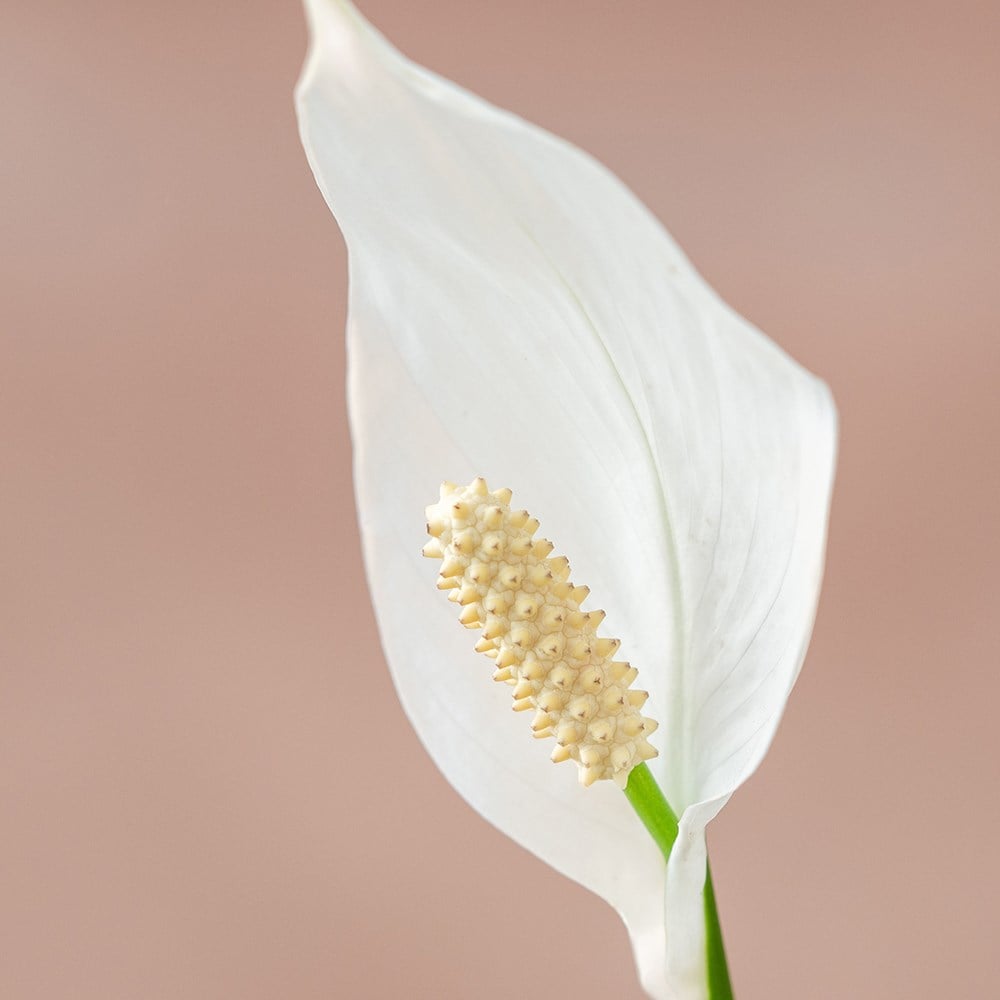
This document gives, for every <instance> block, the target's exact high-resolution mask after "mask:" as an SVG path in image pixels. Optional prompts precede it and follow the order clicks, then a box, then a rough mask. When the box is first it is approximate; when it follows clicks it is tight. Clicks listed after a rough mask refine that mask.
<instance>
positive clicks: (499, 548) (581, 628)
mask: <svg viewBox="0 0 1000 1000" xmlns="http://www.w3.org/2000/svg"><path fill="white" fill-rule="evenodd" d="M510 499H511V491H510V490H507V489H500V490H496V491H495V492H492V493H491V492H490V490H489V487H488V486H487V485H486V480H485V479H482V478H481V477H477V478H476V479H474V480H473V481H472V482H471V483H470V484H469V485H468V486H466V487H464V488H463V487H459V486H456V485H455V484H454V483H451V482H445V483H443V484H442V486H441V499H440V501H439V502H438V503H436V504H433V505H431V506H430V507H428V508H427V510H426V514H427V531H428V533H429V534H430V535H431V541H430V542H428V543H427V544H426V545H425V546H424V550H423V553H424V555H425V556H429V557H430V558H432V559H441V575H440V577H438V588H439V589H440V590H447V591H448V592H449V593H448V598H449V600H452V601H455V602H457V603H458V604H460V605H461V606H462V611H461V614H460V615H459V621H461V623H462V624H463V625H464V626H465V627H466V628H471V629H480V628H481V629H483V635H482V638H481V639H480V641H479V643H478V644H477V645H476V649H477V651H478V652H480V653H485V654H486V655H487V656H488V657H490V658H491V659H493V660H494V661H495V662H496V669H495V670H494V673H493V679H494V680H496V681H503V682H505V683H507V684H510V685H512V686H513V688H514V691H513V697H514V711H516V712H523V711H527V710H530V709H534V711H535V715H534V718H533V719H532V722H531V728H532V731H533V732H534V735H535V736H537V737H539V738H544V737H546V736H553V737H555V740H556V743H557V744H558V745H557V746H556V749H555V750H554V751H553V752H552V761H553V763H556V764H558V763H561V762H562V761H565V760H575V761H576V762H577V764H578V765H579V775H580V784H582V785H592V784H593V783H594V782H595V781H599V780H600V779H602V778H609V779H613V780H614V781H615V782H616V783H617V784H618V785H619V787H622V788H624V787H625V783H626V781H627V780H628V773H629V771H631V770H632V768H633V767H635V765H636V764H639V763H641V762H642V761H644V760H651V759H652V758H653V757H655V756H656V753H657V751H656V750H655V748H654V747H652V746H651V745H650V743H649V741H648V740H647V737H648V736H649V735H650V734H651V733H652V732H653V731H654V730H655V729H656V722H655V721H654V720H653V719H647V718H644V717H643V715H642V713H641V712H640V711H639V709H640V708H641V707H642V706H643V705H644V704H645V703H646V699H647V697H648V694H647V693H646V692H645V691H638V690H631V685H632V682H633V681H634V680H635V678H636V677H637V676H638V671H637V670H636V669H635V667H633V666H631V665H630V664H628V663H626V662H623V661H616V660H615V659H614V656H615V653H617V652H618V647H619V645H620V643H619V641H618V640H617V639H609V638H606V637H600V636H598V634H597V627H598V626H599V625H600V624H601V622H602V621H603V620H604V612H603V611H583V610H582V609H581V608H580V604H581V603H582V602H583V601H585V600H586V598H587V595H588V594H589V593H590V591H589V589H588V588H587V587H580V586H576V585H574V584H573V583H571V582H570V579H569V575H570V569H569V562H568V560H567V559H566V558H565V556H555V557H553V556H550V553H551V552H552V549H553V545H552V543H551V542H550V541H548V540H546V539H544V538H539V539H535V538H534V537H533V536H534V534H535V532H536V531H537V530H538V521H537V520H536V519H535V518H533V517H532V516H531V515H530V514H529V513H528V512H527V511H526V510H516V511H512V510H511V509H510Z"/></svg>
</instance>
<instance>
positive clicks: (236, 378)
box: [0, 0, 1000, 1000]
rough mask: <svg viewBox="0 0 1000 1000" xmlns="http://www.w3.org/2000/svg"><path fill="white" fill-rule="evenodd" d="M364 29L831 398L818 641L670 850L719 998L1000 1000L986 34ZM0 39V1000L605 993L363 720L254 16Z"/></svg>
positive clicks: (618, 946)
mask: <svg viewBox="0 0 1000 1000" xmlns="http://www.w3.org/2000/svg"><path fill="white" fill-rule="evenodd" d="M362 6H363V8H364V10H365V11H366V12H367V14H368V15H369V17H370V18H371V19H372V20H373V21H374V22H375V23H376V24H377V25H378V26H379V27H380V28H381V29H382V30H383V31H384V32H385V33H386V34H388V35H389V37H390V38H392V39H393V40H394V41H395V42H396V43H397V44H398V45H399V46H400V47H401V48H402V49H403V50H404V51H405V52H407V53H408V54H410V55H411V56H413V57H414V58H416V59H417V60H418V61H420V62H423V63H425V64H427V65H429V66H431V67H433V68H434V69H436V70H438V71H440V72H441V73H443V74H445V75H447V76H450V77H452V78H453V79H456V80H458V81H459V82H461V83H462V84H464V85H466V86H468V87H469V88H471V89H472V90H474V91H476V92H478V93H480V94H482V95H483V96H485V97H487V98H489V99H490V100H492V101H494V102H496V103H499V104H501V105H503V106H505V107H508V108H511V109H513V110H515V111H518V112H521V113H522V114H524V115H526V116H527V117H530V118H532V119H533V120H535V121H538V122H540V123H541V124H543V125H545V126H546V127H548V128H550V129H552V130H553V131H555V132H557V133H559V134H560V135H563V136H565V137H567V138H569V139H571V140H572V141H574V142H576V143H578V144H579V145H581V146H583V147H584V148H586V149H588V150H589V151H591V152H592V153H594V154H596V155H597V156H598V157H599V158H600V159H601V160H603V161H604V162H605V163H606V164H608V165H609V166H611V167H612V168H613V169H614V170H615V171H617V172H618V173H619V174H620V175H621V176H622V177H623V178H624V179H625V180H626V181H627V182H628V183H629V184H630V185H631V186H632V187H633V188H634V189H635V190H636V191H637V192H638V193H639V195H640V196H641V197H642V198H643V199H644V200H645V201H646V202H647V204H649V205H650V207H651V208H652V209H653V210H654V211H655V212H656V213H657V214H658V215H659V216H660V217H661V218H662V219H663V220H664V221H665V222H666V224H667V226H668V227H669V228H670V229H671V231H672V232H673V233H674V235H675V236H676V237H677V238H678V240H679V241H680V243H681V245H682V246H683V247H684V248H685V249H686V250H687V252H688V253H689V255H690V256H691V258H692V259H693V261H694V263H695V265H696V266H697V267H698V268H699V269H700V270H701V271H702V272H703V273H704V274H705V275H706V276H707V278H708V279H709V280H710V281H711V283H712V284H713V285H715V287H716V288H718V289H719V290H720V292H721V293H722V294H723V296H724V297H725V298H727V299H728V300H729V301H730V302H731V303H732V304H733V305H734V306H735V307H736V308H737V309H738V310H739V311H741V312H742V313H744V314H745V315H747V316H748V317H749V318H750V319H752V320H753V321H754V322H756V323H757V324H758V325H760V326H761V327H762V328H763V329H764V330H766V331H768V333H769V334H770V335H771V336H772V337H773V338H774V339H775V340H777V341H778V342H779V343H780V344H781V345H782V346H784V347H785V348H786V349H787V350H788V351H789V352H790V353H791V354H792V355H793V356H794V357H796V358H797V359H799V360H800V361H802V362H803V363H804V364H805V365H807V366H808V367H809V368H811V369H812V370H814V371H816V372H817V373H819V374H821V375H822V376H823V377H824V378H825V379H827V380H828V381H829V382H830V384H831V385H832V386H833V389H834V393H835V395H836V397H837V400H838V403H839V406H840V411H841V418H842V443H841V460H840V470H839V479H838V485H837V492H836V496H835V504H834V511H833V523H832V528H831V538H830V550H829V561H828V573H827V579H826V587H825V592H824V596H823V600H822V604H821V608H820V615H819V620H818V623H817V626H816V634H815V640H814V642H813V646H812V649H811V652H810V655H809V658H808V660H807V663H806V667H805V670H804V671H803V674H802V677H801V679H800V681H799V685H798V687H797V689H796V691H795V693H794V695H793V697H792V699H791V703H790V704H789V707H788V711H787V714H786V717H785V721H784V723H783V725H782V727H781V728H780V730H779V733H778V738H777V740H776V742H775V745H774V747H773V749H772V751H771V753H770V755H769V757H768V758H767V760H766V761H765V763H764V765H763V767H762V768H761V770H760V771H759V773H758V774H757V775H756V776H755V777H754V778H753V779H752V780H751V781H750V782H749V783H748V784H747V785H746V786H745V787H744V788H743V789H741V790H740V791H739V792H738V793H737V794H736V796H735V798H734V799H733V801H732V802H731V803H730V805H729V806H728V808H727V809H726V810H725V811H724V812H723V813H722V815H721V816H720V818H719V819H718V821H717V822H716V823H715V824H714V825H713V827H712V829H711V831H710V832H711V840H710V844H711V849H712V854H713V863H714V867H715V880H716V885H717V887H718V895H719V905H720V908H721V913H722V918H723V925H724V928H725V932H726V935H727V939H728V948H729V955H730V963H731V968H732V973H733V978H734V983H735V987H736V992H737V995H738V996H739V997H740V1000H782V998H787V1000H802V998H803V997H808V998H813V997H815V998H827V997H829V998H840V997H856V998H870V1000H876V998H886V997H906V998H908V1000H920V998H935V1000H938V998H941V997H945V996H954V997H990V996H997V995H1000V958H998V955H997V950H996V944H995V942H996V933H997V926H998V917H1000V905H998V902H997V900H998V882H1000V859H998V854H997V852H996V850H995V842H996V837H997V827H998V824H1000V795H998V791H997V772H998V766H997V765H998V758H1000V733H998V723H997V706H998V699H1000V671H998V669H997V667H998V657H997V645H998V643H997V639H998V635H997V631H998V629H997V611H996V607H997V565H998V561H1000V533H998V530H997V504H998V498H1000V463H998V459H997V450H998V441H1000V406H998V387H1000V336H998V333H1000V331H998V319H997V317H998V314H1000V281H998V277H997V274H998V263H1000V235H998V234H1000V189H998V184H997V176H998V158H1000V101H998V100H997V96H998V94H1000V60H998V59H997V50H996V39H997V37H998V32H1000V8H998V7H997V5H996V4H995V3H993V2H992V0H991V2H975V0H958V2H950V3H944V2H935V3H929V2H921V0H911V2H906V3H903V2H901V0H893V2H875V3H872V2H865V3H860V2H853V0H848V2H846V3H838V4H829V3H817V2H808V0H807V2H802V0H795V2H792V0H767V2H761V3H736V2H732V0H730V2H726V3H722V2H712V0H698V2H693V0H690V2H688V0H685V2H662V3H653V2H624V0H623V2H618V3H611V2H606V3H596V2H581V0H572V2H571V0H547V2H546V3H544V4H542V3H538V2H537V0H530V2H529V0H508V2H506V3H503V4H497V3H493V2H487V0H466V2H464V3H462V4H455V3H452V2H445V0H368V2H367V3H363V5H362ZM3 23H4V29H3V32H2V34H0V81H2V91H3V93H4V94H5V97H4V100H3V102H2V104H0V135H2V154H0V170H2V176H3V180H2V184H0V220H2V226H0V252H2V279H0V281H2V295H0V887H2V888H0V996H3V997H5V998H6V997H9V998H11V1000H42V998H44V1000H63V998H65V1000H69V998H73V1000H91V998H93V1000H97V998H100V1000H119V998H120V1000H126V998H128V1000H133V998H137V997H142V998H143V1000H166V998H171V1000H173V998H181V997H183V998H185V1000H221V998H230V997H239V998H241V1000H256V998H260V1000H265V998H268V1000H269V998H276V997H282V998H284V997H290V998H296V1000H308V998H338V1000H339V998H343V1000H353V998H359V1000H374V998H391V997H397V996H412V997H427V998H435V1000H436V998H442V1000H467V998H473V1000H478V998H508V997H515V996H516V997H520V998H525V1000H542V998H550V997H551V996H552V995H553V991H558V992H559V994H560V995H561V996H575V997H580V998H589V997H595V998H596V997H615V998H638V997H640V996H641V994H640V991H639V987H638V984H637V982H636V978H635V974H634V972H633V971H632V965H631V956H630V952H629V949H628V943H627V939H626V935H625V932H624V930H623V928H622V927H621V926H620V924H619V922H618V919H617V917H616V916H615V914H614V913H613V912H612V911H611V910H610V909H609V908H607V907H606V906H605V904H604V903H603V902H602V901H600V900H599V899H597V898H596V897H594V896H591V895H590V894H589V893H587V892H585V891H584V890H582V889H580V888H578V887H577V886H575V885H573V884H571V883H569V882H567V881H565V880H563V879H561V878H560V877H559V876H557V875H555V874H554V873H553V872H552V871H550V870H549V869H548V868H546V867H545V866H543V865H542V864H540V863H539V862H537V861H536V860H535V859H534V858H533V857H531V856H529V855H528V854H527V853H525V852H524V851H522V850H521V849H520V848H518V847H517V846H515V845H514V844H512V843H511V842H509V841H507V840H506V839H505V838H503V837H502V836H500V835H499V834H498V833H496V832H495V831H494V830H492V829H491V828H490V827H488V826H487V825H486V824H485V823H484V822H483V821H482V820H481V819H480V818H479V817H478V816H477V815H476V814H475V813H473V812H472V811H471V810H470V809H469V808H468V807H466V806H465V805H464V803H463V802H462V801H461V800H460V799H459V798H458V797H457V796H456V795H455V794H454V793H453V792H452V791H451V789H450V788H449V787H448V786H447V785H446V784H445V782H444V781H443V779H442V778H441V777H440V776H439V775H438V773H437V772H436V770H435V769H434V767H433V765H432V764H431V763H430V761H429V759H428V758H427V757H426V756H425V754H424V753H423V751H422V750H421V748H420V746H419V745H418V743H417V740H416V738H415V736H414V734H413V733H412V731H411V730H410V728H409V725H408V724H407V722H406V720H405V718H404V717H403V715H402V712H401V710H400V709H399V706H398V704H397V702H396V699H395V696H394V694H393V691H392V689H391V685H390V682H389V679H388V675H387V672H386V670H385V668H384V664H383V662H382V658H381V653H380V651H379V646H378V640H377V636H376V633H375V629H374V624H373V619H372V614H371V612H370V610H369V607H368V600H367V595H366V592H365V586H364V579H363V576H362V568H361V562H360V551H359V544H358V536H357V532H356V528H355V519H354V509H353V501H352V494H351V483H350V465H349V462H350V450H349V442H348V432H347V428H346V422H345V420H346V418H345V407H344V384H343V383H344V357H343V345H342V328H343V323H344V312H345V294H346V272H345V254H344V249H343V245H342V242H341V239H340V236H339V233H338V231H337V228H336V225H335V223H334V222H333V219H332V218H331V217H330V216H329V214H328V212H327V210H326V208H325V206H324V204H323V202H322V199H321V197H320V195H319V193H318V191H317V190H316V188H315V186H314V184H313V180H312V178H311V176H310V173H309V169H308V167H307V165H306V162H305V158H304V156H303V154H302V152H301V150H300V148H299V144H298V139H297V135H296V125H295V120H294V115H293V109H292V89H293V86H294V83H295V79H296V76H297V73H298V69H299V66H300V64H301V61H302V58H303V55H304V51H305V45H306V34H305V27H304V21H303V17H302V14H301V11H300V9H299V7H298V5H297V4H296V3H295V2H293V0H287V2H278V0H240V2H235V0H216V2H213V3H204V2H198V3H195V2H193V0H173V2H171V3H166V4H165V3H141V2H140V3H136V2H134V0H133V2H129V3H126V2H123V0H101V2H100V3H97V4H79V3H69V2H66V0H53V2H51V3H46V4H25V3H14V2H12V0H8V2H6V3H5V4H4V5H3ZM373 718H374V719H376V720H377V724H376V731H375V732H374V733H373V732H372V730H371V724H370V720H371V719H373ZM359 748H360V750H361V753H360V754H359ZM359 756H363V757H364V758H365V760H366V761H367V763H366V765H365V766H364V767H362V768H359V767H358V765H357V763H356V762H357V760H358V757H359ZM540 900H541V901H544V902H543V903H541V904H540V903H539V901H540ZM534 926H537V929H538V931H539V933H540V937H539V939H538V940H539V944H538V945H536V946H529V947H524V946H518V945H517V944H516V941H517V940H520V941H522V942H523V941H524V940H526V936H525V933H524V931H525V930H527V929H529V928H533V927H534ZM565 957H569V958H572V959H575V960H574V961H569V962H568V963H567V964H562V962H561V961H560V963H559V971H558V972H556V971H555V961H554V960H558V959H561V958H565Z"/></svg>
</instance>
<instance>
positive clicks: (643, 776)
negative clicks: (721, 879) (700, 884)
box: [625, 763, 733, 1000]
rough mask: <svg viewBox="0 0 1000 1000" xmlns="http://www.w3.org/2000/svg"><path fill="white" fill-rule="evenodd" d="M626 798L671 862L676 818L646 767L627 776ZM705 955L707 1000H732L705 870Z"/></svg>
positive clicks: (712, 890) (708, 873)
mask: <svg viewBox="0 0 1000 1000" xmlns="http://www.w3.org/2000/svg"><path fill="white" fill-rule="evenodd" d="M625 798H627V799H628V801H629V804H630V805H631V806H632V808H633V809H634V810H635V812H636V815H637V816H638V817H639V819H640V820H642V825H643V826H644V827H645V828H646V829H647V830H648V831H649V835H650V836H651V837H652V838H653V841H654V843H655V844H656V846H657V847H659V849H660V853H661V854H662V855H663V860H664V861H665V862H667V861H669V860H670V851H671V850H672V849H673V846H674V842H675V841H676V840H677V832H678V825H677V815H676V814H675V813H674V811H673V809H671V808H670V803H669V802H667V800H666V797H665V796H664V794H663V792H662V790H661V789H660V786H659V785H658V784H657V783H656V779H655V778H654V777H653V772H652V771H650V769H649V768H648V767H647V765H646V764H645V763H642V764H637V765H636V766H635V767H634V768H632V770H631V771H630V772H629V776H628V783H627V784H626V785H625ZM704 895H705V952H706V956H705V957H706V965H707V969H708V995H709V998H710V1000H733V987H732V984H731V983H730V980H729V965H728V963H727V962H726V949H725V946H724V944H723V940H722V926H721V924H720V923H719V913H718V908H717V907H716V903H715V887H714V886H713V885H712V870H711V868H710V867H707V866H706V869H705V889H704Z"/></svg>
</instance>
